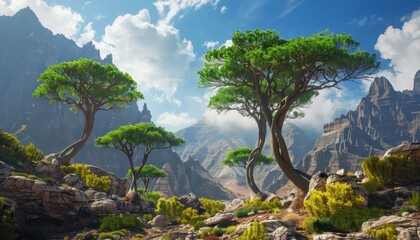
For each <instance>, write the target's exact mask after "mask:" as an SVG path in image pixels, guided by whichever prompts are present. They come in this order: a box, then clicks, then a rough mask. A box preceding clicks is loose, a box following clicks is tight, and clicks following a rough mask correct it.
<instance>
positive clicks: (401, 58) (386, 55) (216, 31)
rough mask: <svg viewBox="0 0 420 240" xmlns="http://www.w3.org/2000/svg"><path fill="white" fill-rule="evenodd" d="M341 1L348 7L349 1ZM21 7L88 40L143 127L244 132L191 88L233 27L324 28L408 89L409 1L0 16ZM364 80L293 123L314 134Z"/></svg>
mask: <svg viewBox="0 0 420 240" xmlns="http://www.w3.org/2000/svg"><path fill="white" fill-rule="evenodd" d="M350 3H351V4H350ZM26 6H30V7H31V8H32V9H33V10H34V12H35V13H36V14H37V16H38V18H39V19H40V21H41V23H42V24H43V25H44V26H45V27H47V28H49V29H50V30H51V31H52V32H53V33H62V34H64V35H65V36H66V37H68V38H70V39H73V40H74V41H75V42H76V43H77V44H78V45H79V46H82V45H83V44H85V43H86V42H88V41H93V42H94V44H95V46H96V47H97V48H98V49H100V50H101V54H102V55H103V56H105V55H106V54H112V55H113V57H114V63H115V65H117V66H118V67H119V68H120V69H121V70H122V71H125V72H128V73H129V74H130V75H131V76H133V78H134V79H135V80H136V81H137V82H138V85H139V89H140V91H142V92H143V93H144V95H145V100H144V101H141V102H139V105H140V106H142V105H143V103H144V102H146V103H147V104H148V106H149V109H150V110H151V111H152V115H153V119H152V120H153V121H154V122H155V123H157V124H159V125H163V126H165V127H166V128H167V129H169V130H172V131H176V130H178V129H181V128H183V127H186V126H189V125H191V124H193V123H195V122H196V121H198V120H200V119H203V118H204V119H205V120H206V121H208V122H211V123H213V124H217V125H219V126H220V127H224V128H229V126H232V125H235V126H239V127H243V128H252V127H254V123H253V122H252V121H249V120H246V119H243V118H242V117H240V116H238V115H237V114H233V113H229V114H228V115H223V116H218V115H217V113H216V112H214V111H210V110H207V109H206V105H207V101H208V98H209V96H210V95H211V93H210V92H208V91H206V89H198V88H197V81H198V77H197V74H196V73H197V70H199V69H200V68H201V67H202V66H203V60H202V56H203V55H204V54H205V53H206V52H207V51H208V50H209V49H211V48H218V47H220V46H221V45H222V44H226V43H228V42H229V39H230V37H231V36H232V35H233V33H234V32H235V31H237V30H241V31H244V30H248V29H250V30H253V29H256V28H258V29H273V30H277V31H278V32H279V33H280V36H281V37H283V38H287V39H288V38H294V37H297V36H310V35H312V34H314V33H317V32H320V31H323V30H325V29H328V30H329V31H330V32H333V33H348V34H351V35H352V36H353V37H354V39H356V40H358V41H359V42H360V43H361V45H360V48H361V49H363V50H367V51H369V52H375V53H377V54H378V58H379V59H381V60H382V61H383V62H382V69H381V71H380V72H379V73H378V75H384V76H386V77H387V78H388V79H389V80H390V81H391V82H392V83H393V85H394V87H395V88H396V89H397V90H403V89H411V88H412V79H413V76H414V74H415V72H416V71H417V70H418V69H420V10H419V7H420V1H418V0H404V1H395V0H393V1H391V0H381V1H379V0H369V1H366V0H365V1H362V0H352V1H333V0H329V1H327V0H318V1H314V0H312V1H309V0H306V1H305V0H259V1H257V0H254V1H252V0H155V1H152V0H120V1H111V0H91V1H81V0H71V1H68V0H0V15H13V14H14V13H15V12H16V11H18V10H19V9H21V8H23V7H26ZM369 84H370V83H362V84H360V85H357V84H352V85H346V86H344V90H343V91H328V90H327V91H324V92H323V93H321V94H320V96H318V98H317V99H314V104H313V105H312V106H311V107H309V108H308V109H305V111H306V117H305V118H304V119H301V120H297V121H295V123H296V124H298V125H299V126H301V127H304V128H311V129H314V130H317V131H321V129H322V124H324V123H327V122H329V121H332V120H333V118H334V116H336V115H337V114H338V113H342V112H345V111H347V110H350V109H354V108H355V107H356V105H357V103H358V101H359V99H360V97H361V96H363V95H365V94H366V91H367V89H368V86H369Z"/></svg>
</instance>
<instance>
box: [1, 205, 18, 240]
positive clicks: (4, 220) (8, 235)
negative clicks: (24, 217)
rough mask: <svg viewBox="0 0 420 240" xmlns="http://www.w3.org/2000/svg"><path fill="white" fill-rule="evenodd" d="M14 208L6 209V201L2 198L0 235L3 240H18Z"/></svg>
mask: <svg viewBox="0 0 420 240" xmlns="http://www.w3.org/2000/svg"><path fill="white" fill-rule="evenodd" d="M13 211H14V210H13V208H5V207H4V200H3V198H1V197H0V233H1V238H2V239H11V240H13V239H17V237H18V234H17V231H16V230H17V226H16V221H15V219H14V217H13Z"/></svg>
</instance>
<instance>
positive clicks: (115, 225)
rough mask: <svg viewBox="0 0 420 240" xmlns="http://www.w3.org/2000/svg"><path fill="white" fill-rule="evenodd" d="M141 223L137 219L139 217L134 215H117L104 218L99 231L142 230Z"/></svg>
mask: <svg viewBox="0 0 420 240" xmlns="http://www.w3.org/2000/svg"><path fill="white" fill-rule="evenodd" d="M141 225H142V224H141V222H140V221H139V220H138V219H137V216H136V215H134V214H132V215H122V214H120V215H115V216H108V217H104V218H102V220H101V225H100V226H99V229H98V230H99V231H100V232H103V231H116V230H120V229H122V228H129V229H136V228H141V227H142V226H141Z"/></svg>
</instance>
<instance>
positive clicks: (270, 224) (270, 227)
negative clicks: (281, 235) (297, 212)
mask: <svg viewBox="0 0 420 240" xmlns="http://www.w3.org/2000/svg"><path fill="white" fill-rule="evenodd" d="M261 223H262V224H263V225H264V232H265V233H267V234H270V233H272V232H274V231H275V230H277V229H278V228H280V227H285V228H287V229H288V231H289V232H290V233H295V232H296V224H295V223H294V222H292V221H282V220H263V221H261ZM251 224H252V222H249V223H242V224H240V225H239V226H238V227H237V228H236V232H235V233H236V234H237V235H241V234H242V233H243V232H245V230H246V229H248V228H250V227H251Z"/></svg>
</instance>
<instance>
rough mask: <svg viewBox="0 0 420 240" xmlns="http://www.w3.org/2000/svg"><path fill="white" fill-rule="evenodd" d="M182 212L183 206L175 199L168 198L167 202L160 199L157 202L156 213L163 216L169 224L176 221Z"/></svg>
mask: <svg viewBox="0 0 420 240" xmlns="http://www.w3.org/2000/svg"><path fill="white" fill-rule="evenodd" d="M183 210H184V205H183V204H182V203H180V202H179V201H178V199H177V198H176V197H172V198H169V199H168V200H166V199H164V198H161V199H159V200H158V202H157V209H156V213H157V214H160V215H162V216H164V217H165V218H166V219H168V220H169V221H171V222H174V221H176V220H177V218H178V217H180V216H181V214H182V211H183Z"/></svg>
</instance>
